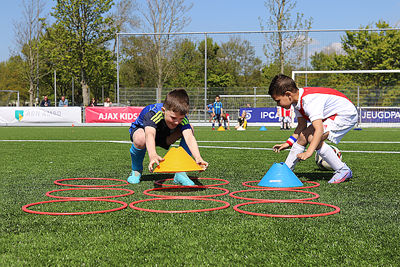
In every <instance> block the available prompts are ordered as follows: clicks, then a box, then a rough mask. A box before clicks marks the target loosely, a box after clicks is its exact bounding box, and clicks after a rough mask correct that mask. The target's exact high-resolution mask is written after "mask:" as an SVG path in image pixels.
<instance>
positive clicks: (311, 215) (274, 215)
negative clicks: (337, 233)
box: [233, 201, 340, 218]
mask: <svg viewBox="0 0 400 267" xmlns="http://www.w3.org/2000/svg"><path fill="white" fill-rule="evenodd" d="M267 203H300V204H310V205H320V206H327V207H331V208H334V209H335V210H334V211H331V212H325V213H316V214H298V215H286V214H268V213H257V212H251V211H245V210H241V209H239V207H240V206H245V205H252V204H267ZM233 209H234V210H236V211H237V212H240V213H244V214H249V215H254V216H264V217H277V218H308V217H321V216H327V215H332V214H335V213H338V212H339V211H340V208H339V207H337V206H334V205H331V204H326V203H320V202H310V201H284V202H283V201H282V202H274V201H257V202H246V203H241V204H238V205H236V206H234V207H233Z"/></svg>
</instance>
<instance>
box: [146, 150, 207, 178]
mask: <svg viewBox="0 0 400 267" xmlns="http://www.w3.org/2000/svg"><path fill="white" fill-rule="evenodd" d="M201 170H203V169H202V168H201V167H200V166H199V165H198V164H197V163H196V162H195V161H194V159H193V158H192V157H191V156H189V154H188V153H187V152H186V151H185V150H184V149H183V148H182V147H178V148H176V147H172V148H171V149H170V150H168V152H167V154H165V156H164V161H162V162H160V165H158V166H157V167H156V168H155V169H154V172H165V173H175V172H191V171H201Z"/></svg>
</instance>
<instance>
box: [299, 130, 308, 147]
mask: <svg viewBox="0 0 400 267" xmlns="http://www.w3.org/2000/svg"><path fill="white" fill-rule="evenodd" d="M307 139H308V138H307V137H306V136H305V135H304V133H303V132H301V133H300V134H299V137H298V138H297V143H298V144H299V145H302V146H306V145H307V144H308V140H307Z"/></svg>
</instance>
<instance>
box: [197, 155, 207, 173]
mask: <svg viewBox="0 0 400 267" xmlns="http://www.w3.org/2000/svg"><path fill="white" fill-rule="evenodd" d="M195 161H196V163H197V164H198V165H200V167H202V168H203V171H205V170H206V169H207V167H208V162H206V161H204V160H203V159H202V158H199V159H195Z"/></svg>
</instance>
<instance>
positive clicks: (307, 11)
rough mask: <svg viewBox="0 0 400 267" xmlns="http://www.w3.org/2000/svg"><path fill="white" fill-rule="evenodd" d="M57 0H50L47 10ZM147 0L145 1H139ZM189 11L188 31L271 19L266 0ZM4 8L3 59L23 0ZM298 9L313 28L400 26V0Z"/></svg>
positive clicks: (345, 1)
mask: <svg viewBox="0 0 400 267" xmlns="http://www.w3.org/2000/svg"><path fill="white" fill-rule="evenodd" d="M54 2H55V1H50V0H48V1H47V3H48V4H47V10H48V11H50V7H51V6H53V5H54ZM137 2H144V0H137ZM187 2H188V3H189V2H192V3H193V4H194V5H193V8H192V9H191V11H190V13H189V14H188V15H189V16H191V18H192V21H191V23H190V25H189V26H188V27H186V29H185V31H188V32H192V31H193V32H218V31H258V30H260V23H259V20H258V18H259V17H264V18H267V16H268V13H267V11H268V10H267V8H266V7H265V6H264V0H197V1H194V0H192V1H190V0H187ZM1 4H2V8H1V10H0V25H1V27H0V34H1V37H2V38H1V39H2V41H1V42H0V61H5V60H7V59H8V58H9V57H10V51H11V50H12V49H13V47H14V46H15V42H14V39H15V34H14V22H17V21H20V20H21V19H22V0H12V1H9V0H7V1H6V0H3V1H2V3H1ZM296 11H297V12H301V13H303V14H304V17H306V18H309V17H312V18H313V24H312V28H313V29H347V28H348V29H354V28H359V27H360V26H363V27H364V26H366V25H368V24H371V23H375V22H377V21H378V20H385V21H387V22H388V23H389V24H390V25H391V26H394V25H396V24H397V25H398V26H400V1H399V0H379V1H378V0H297V6H296Z"/></svg>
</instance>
